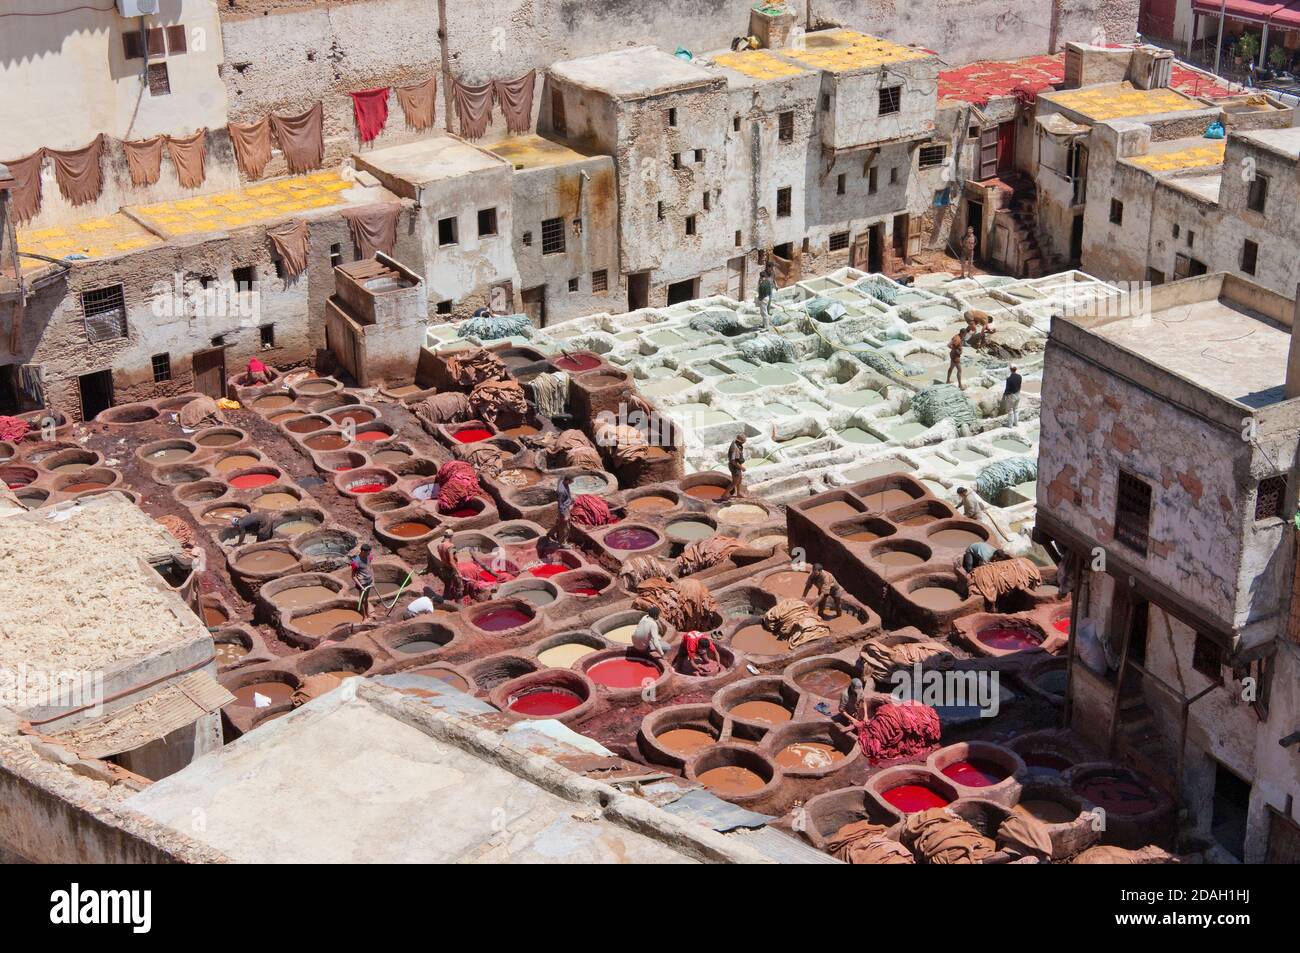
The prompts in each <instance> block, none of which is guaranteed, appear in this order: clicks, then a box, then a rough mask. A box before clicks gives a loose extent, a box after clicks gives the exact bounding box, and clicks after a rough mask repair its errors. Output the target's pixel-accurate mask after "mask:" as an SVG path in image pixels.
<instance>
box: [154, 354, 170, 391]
mask: <svg viewBox="0 0 1300 953" xmlns="http://www.w3.org/2000/svg"><path fill="white" fill-rule="evenodd" d="M151 361H152V362H153V382H154V383H155V384H161V383H162V382H163V381H169V380H171V379H172V357H171V355H170V354H155V355H154V356H153V357H152V358H151Z"/></svg>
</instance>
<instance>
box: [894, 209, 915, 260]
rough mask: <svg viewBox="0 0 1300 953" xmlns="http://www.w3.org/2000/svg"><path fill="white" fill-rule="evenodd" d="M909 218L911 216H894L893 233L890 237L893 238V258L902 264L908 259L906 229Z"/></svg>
mask: <svg viewBox="0 0 1300 953" xmlns="http://www.w3.org/2000/svg"><path fill="white" fill-rule="evenodd" d="M910 217H911V216H908V215H895V216H894V232H893V235H892V236H891V238H893V247H894V257H895V258H897V259H898V260H899V261H902V262H906V261H907V258H908V255H907V229H908V219H909V218H910Z"/></svg>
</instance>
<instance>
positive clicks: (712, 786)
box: [695, 764, 767, 797]
mask: <svg viewBox="0 0 1300 953" xmlns="http://www.w3.org/2000/svg"><path fill="white" fill-rule="evenodd" d="M695 780H697V781H699V782H700V783H701V784H703V785H704V786H705V787H706V788H708V789H709V790H710V791H712V792H713V793H714V794H717V795H718V796H719V797H728V796H729V797H736V796H738V795H742V794H753V793H754V792H755V791H759V790H762V788H763V786H764V785H765V784H766V783H767V782H766V781H764V780H763V779H762V778H761V777H760V776H759V775H758V774H756V773H755V772H753V771H751V770H749V768H742V767H740V766H739V765H735V764H727V765H723V766H722V767H720V768H711V769H709V770H708V771H705V772H704V773H703V774H698V775H696V776H695Z"/></svg>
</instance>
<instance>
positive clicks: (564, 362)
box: [555, 354, 600, 371]
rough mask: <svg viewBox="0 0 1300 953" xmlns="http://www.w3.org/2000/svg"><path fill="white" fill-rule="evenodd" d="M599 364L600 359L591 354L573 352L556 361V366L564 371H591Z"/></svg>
mask: <svg viewBox="0 0 1300 953" xmlns="http://www.w3.org/2000/svg"><path fill="white" fill-rule="evenodd" d="M599 365H600V361H599V360H598V359H597V358H594V357H592V356H591V355H590V354H573V355H570V356H567V357H562V358H560V359H559V360H557V361H556V362H555V366H556V367H558V368H559V369H560V370H562V371H589V370H591V369H592V368H593V367H598V366H599Z"/></svg>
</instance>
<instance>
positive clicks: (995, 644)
mask: <svg viewBox="0 0 1300 953" xmlns="http://www.w3.org/2000/svg"><path fill="white" fill-rule="evenodd" d="M975 638H976V639H978V640H979V642H980V643H981V644H983V645H987V646H988V647H989V648H991V649H997V650H998V651H1001V652H1025V651H1028V650H1030V649H1037V648H1041V647H1042V645H1043V637H1042V636H1041V635H1040V634H1039V633H1037V632H1035V631H1033V630H1032V629H1026V628H1024V627H1023V626H1018V625H991V626H989V627H988V628H985V629H980V631H979V632H978V633H977V634H976V636H975Z"/></svg>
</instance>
